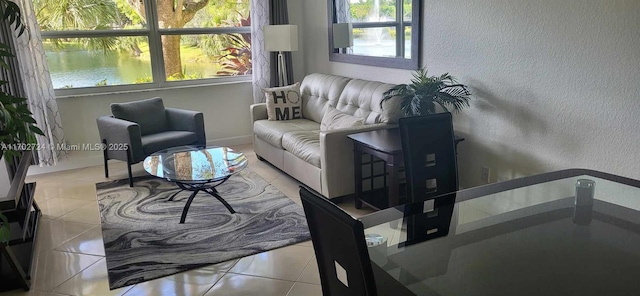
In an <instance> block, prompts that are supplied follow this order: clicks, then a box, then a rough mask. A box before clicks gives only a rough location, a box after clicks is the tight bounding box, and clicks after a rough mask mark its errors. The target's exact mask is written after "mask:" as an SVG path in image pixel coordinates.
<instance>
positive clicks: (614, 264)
mask: <svg viewBox="0 0 640 296" xmlns="http://www.w3.org/2000/svg"><path fill="white" fill-rule="evenodd" d="M360 220H361V221H362V222H363V224H364V226H365V238H366V241H367V247H368V250H369V257H370V259H371V263H372V266H373V270H374V276H375V280H376V286H377V288H378V291H379V295H394V296H402V295H492V296H495V295H510V296H511V295H581V296H584V295H640V181H638V180H633V179H629V178H625V177H620V176H616V175H611V174H607V173H602V172H598V171H592V170H583V169H570V170H563V171H557V172H552V173H546V174H541V175H536V176H531V177H525V178H521V179H515V180H511V181H506V182H501V183H494V184H490V185H485V186H480V187H475V188H470V189H466V190H460V191H458V192H455V193H451V194H447V195H443V196H440V197H438V198H435V199H431V200H427V201H421V202H415V203H411V204H406V205H402V206H398V207H394V208H389V209H385V210H382V211H379V212H375V213H373V214H370V215H367V216H364V217H362V218H360Z"/></svg>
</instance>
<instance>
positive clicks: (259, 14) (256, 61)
mask: <svg viewBox="0 0 640 296" xmlns="http://www.w3.org/2000/svg"><path fill="white" fill-rule="evenodd" d="M268 24H269V1H265V0H251V51H252V53H251V67H252V73H253V102H254V103H264V102H265V97H264V92H263V91H262V89H263V88H265V87H269V79H270V75H271V71H270V66H269V52H265V50H264V26H266V25H268Z"/></svg>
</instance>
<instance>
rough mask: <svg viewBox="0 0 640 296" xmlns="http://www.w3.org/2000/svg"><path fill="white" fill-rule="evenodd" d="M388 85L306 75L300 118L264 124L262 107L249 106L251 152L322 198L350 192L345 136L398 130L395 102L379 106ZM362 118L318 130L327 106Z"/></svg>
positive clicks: (348, 150) (350, 144)
mask: <svg viewBox="0 0 640 296" xmlns="http://www.w3.org/2000/svg"><path fill="white" fill-rule="evenodd" d="M391 87H393V85H392V84H386V83H382V82H376V81H367V80H360V79H352V78H347V77H341V76H334V75H325V74H317V73H316V74H310V75H307V76H306V77H305V78H304V79H303V80H302V84H301V86H300V93H301V95H302V116H303V118H302V119H294V120H286V121H269V120H267V107H266V104H264V103H262V104H254V105H251V118H252V121H253V149H254V151H255V152H256V154H257V155H258V157H259V158H261V159H264V160H267V161H268V162H270V163H271V164H273V165H274V166H276V167H278V168H279V169H281V170H282V171H284V172H286V173H287V174H289V175H291V176H292V177H294V178H296V179H297V180H299V181H300V182H302V183H304V184H305V185H307V186H309V187H311V188H312V189H314V190H316V191H318V192H320V193H321V194H322V195H324V196H325V197H327V198H336V197H341V196H345V195H349V194H353V193H354V192H355V189H354V176H353V174H354V170H353V147H354V145H353V142H352V141H351V140H350V139H349V138H347V135H349V134H352V133H357V132H363V131H370V130H377V129H386V128H393V127H397V124H396V123H397V121H398V118H399V117H400V115H401V112H400V107H399V99H398V98H392V99H390V100H387V101H385V102H384V103H383V105H382V108H381V107H380V101H381V100H382V98H383V93H384V92H385V91H387V90H388V89H389V88H391ZM328 105H331V106H334V107H335V108H336V109H338V110H340V111H342V112H344V113H347V114H349V115H352V116H356V117H360V118H364V119H365V122H364V123H365V125H364V126H360V127H352V128H346V129H336V130H328V131H323V132H321V131H320V122H321V121H322V117H323V115H324V112H325V110H326V109H327V108H326V106H328Z"/></svg>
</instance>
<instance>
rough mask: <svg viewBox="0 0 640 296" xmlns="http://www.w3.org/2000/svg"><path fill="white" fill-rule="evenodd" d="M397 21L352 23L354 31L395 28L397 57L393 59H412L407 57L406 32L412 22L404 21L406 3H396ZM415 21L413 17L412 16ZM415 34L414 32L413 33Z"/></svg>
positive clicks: (400, 1) (398, 1) (398, 0)
mask: <svg viewBox="0 0 640 296" xmlns="http://www.w3.org/2000/svg"><path fill="white" fill-rule="evenodd" d="M395 6H396V20H395V21H385V22H352V23H351V24H352V26H353V29H373V28H382V29H384V28H394V29H395V30H396V55H395V57H391V58H404V59H410V57H406V56H405V53H406V52H405V41H406V38H405V36H404V34H405V33H404V31H405V29H406V28H407V27H409V28H411V22H412V20H408V21H405V20H404V3H403V2H402V0H397V1H396V4H395ZM411 19H413V15H412V16H411ZM411 33H412V34H413V32H411Z"/></svg>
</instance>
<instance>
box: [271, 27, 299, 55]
mask: <svg viewBox="0 0 640 296" xmlns="http://www.w3.org/2000/svg"><path fill="white" fill-rule="evenodd" d="M264 50H265V51H298V26H296V25H273V26H265V27H264Z"/></svg>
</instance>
